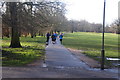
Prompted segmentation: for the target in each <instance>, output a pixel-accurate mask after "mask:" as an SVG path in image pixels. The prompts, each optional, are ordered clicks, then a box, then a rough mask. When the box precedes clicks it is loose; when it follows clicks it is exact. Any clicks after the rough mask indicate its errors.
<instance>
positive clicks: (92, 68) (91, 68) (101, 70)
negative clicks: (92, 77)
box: [89, 68, 120, 73]
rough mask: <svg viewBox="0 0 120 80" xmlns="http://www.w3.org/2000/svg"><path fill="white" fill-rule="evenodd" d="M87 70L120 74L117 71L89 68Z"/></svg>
mask: <svg viewBox="0 0 120 80" xmlns="http://www.w3.org/2000/svg"><path fill="white" fill-rule="evenodd" d="M89 70H93V71H106V72H112V73H120V72H119V70H118V69H104V70H101V69H98V68H89Z"/></svg>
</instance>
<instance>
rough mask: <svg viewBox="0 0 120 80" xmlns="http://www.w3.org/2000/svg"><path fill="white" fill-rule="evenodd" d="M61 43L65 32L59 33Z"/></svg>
mask: <svg viewBox="0 0 120 80" xmlns="http://www.w3.org/2000/svg"><path fill="white" fill-rule="evenodd" d="M59 39H60V43H61V44H62V39H63V33H61V34H60V35H59Z"/></svg>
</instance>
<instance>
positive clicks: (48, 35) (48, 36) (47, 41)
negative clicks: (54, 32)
mask: <svg viewBox="0 0 120 80" xmlns="http://www.w3.org/2000/svg"><path fill="white" fill-rule="evenodd" d="M50 36H51V35H50V33H49V32H48V33H47V34H46V37H47V40H46V45H48V43H49V39H50Z"/></svg>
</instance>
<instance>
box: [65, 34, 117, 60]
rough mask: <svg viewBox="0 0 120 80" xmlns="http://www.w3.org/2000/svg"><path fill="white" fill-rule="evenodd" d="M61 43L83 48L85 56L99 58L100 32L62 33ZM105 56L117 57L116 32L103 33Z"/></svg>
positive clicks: (79, 48)
mask: <svg viewBox="0 0 120 80" xmlns="http://www.w3.org/2000/svg"><path fill="white" fill-rule="evenodd" d="M63 44H64V45H65V46H66V47H68V48H73V49H78V50H83V53H84V54H86V55H87V56H90V57H92V58H94V59H96V60H100V59H99V58H100V56H101V44H102V33H92V32H74V33H67V34H65V35H64V40H63ZM105 56H106V57H112V58H118V34H112V33H105Z"/></svg>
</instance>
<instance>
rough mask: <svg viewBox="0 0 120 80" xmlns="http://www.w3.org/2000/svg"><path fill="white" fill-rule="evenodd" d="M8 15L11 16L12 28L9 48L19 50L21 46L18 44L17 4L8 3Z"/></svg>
mask: <svg viewBox="0 0 120 80" xmlns="http://www.w3.org/2000/svg"><path fill="white" fill-rule="evenodd" d="M10 14H11V27H12V36H11V44H10V47H12V48H19V47H22V46H21V44H20V39H19V32H18V25H17V3H16V2H10Z"/></svg>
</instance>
